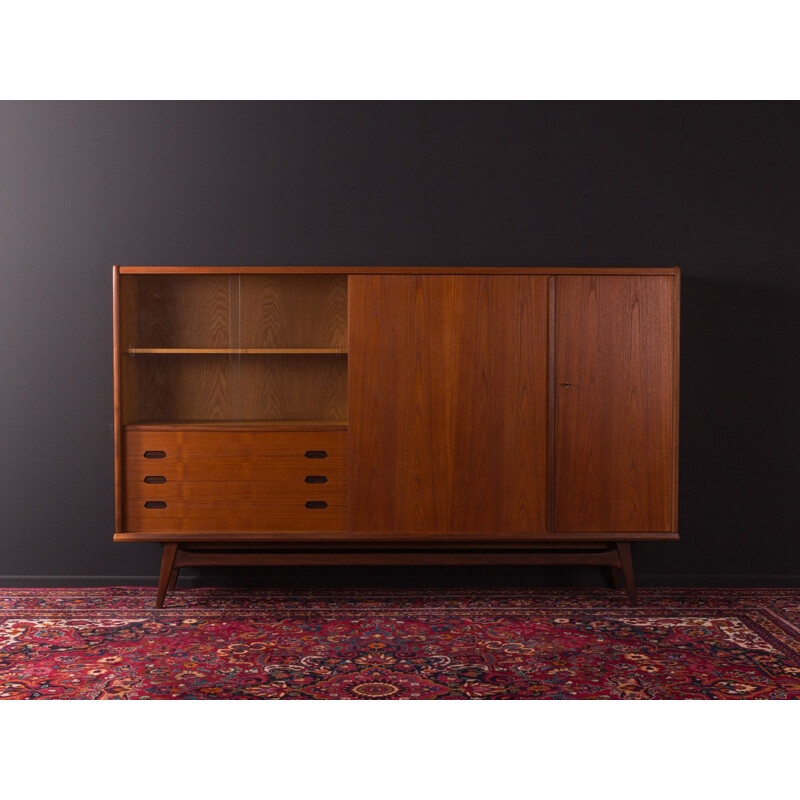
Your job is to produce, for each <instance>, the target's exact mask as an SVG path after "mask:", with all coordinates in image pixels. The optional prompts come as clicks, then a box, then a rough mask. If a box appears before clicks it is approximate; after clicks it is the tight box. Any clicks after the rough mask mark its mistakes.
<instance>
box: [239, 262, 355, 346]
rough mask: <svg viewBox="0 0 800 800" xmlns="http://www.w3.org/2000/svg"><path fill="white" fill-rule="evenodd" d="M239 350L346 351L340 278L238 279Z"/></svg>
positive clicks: (343, 282)
mask: <svg viewBox="0 0 800 800" xmlns="http://www.w3.org/2000/svg"><path fill="white" fill-rule="evenodd" d="M239 291H240V314H239V319H240V331H241V333H240V342H241V343H240V345H239V346H240V347H244V348H262V347H277V348H292V347H305V348H346V347H347V276H346V275H243V276H242V277H241V282H240V288H239Z"/></svg>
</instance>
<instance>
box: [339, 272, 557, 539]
mask: <svg viewBox="0 0 800 800" xmlns="http://www.w3.org/2000/svg"><path fill="white" fill-rule="evenodd" d="M547 313H548V312H547V278H546V277H531V276H502V277H498V276H491V277H488V276H472V275H469V276H466V275H465V276H461V275H459V276H440V275H436V276H428V275H425V276H421V275H409V276H405V275H404V276H394V275H392V276H362V275H359V276H351V278H350V292H349V331H350V335H349V352H350V356H349V379H350V380H349V383H350V393H349V394H350V434H349V435H350V440H349V448H350V462H349V463H350V498H351V504H350V524H351V528H352V530H353V531H356V532H390V533H402V532H428V533H431V534H436V533H446V532H448V531H462V532H486V533H495V534H496V533H497V532H500V531H503V532H519V531H529V532H539V531H544V530H545V514H546V485H547V479H546V468H547V458H546V443H547V419H546V415H547Z"/></svg>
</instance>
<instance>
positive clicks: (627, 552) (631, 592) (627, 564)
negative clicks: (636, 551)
mask: <svg viewBox="0 0 800 800" xmlns="http://www.w3.org/2000/svg"><path fill="white" fill-rule="evenodd" d="M617 554H618V555H619V563H620V567H621V569H622V576H623V578H624V579H625V589H626V590H627V592H628V598H629V599H630V601H631V605H632V606H635V605H636V582H635V580H634V577H633V559H632V558H631V543H630V542H617ZM615 572H616V570H615Z"/></svg>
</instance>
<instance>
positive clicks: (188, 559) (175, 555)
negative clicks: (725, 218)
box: [156, 542, 637, 608]
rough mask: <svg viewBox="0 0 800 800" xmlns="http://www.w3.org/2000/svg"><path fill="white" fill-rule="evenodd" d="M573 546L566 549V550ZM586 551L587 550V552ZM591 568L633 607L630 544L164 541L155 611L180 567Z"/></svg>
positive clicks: (160, 605)
mask: <svg viewBox="0 0 800 800" xmlns="http://www.w3.org/2000/svg"><path fill="white" fill-rule="evenodd" d="M569 547H570V546H569V545H567V548H569ZM584 548H586V549H584ZM330 564H339V565H353V566H356V565H363V566H379V565H406V566H426V565H441V566H466V565H472V564H484V565H531V566H533V565H536V566H538V565H547V566H549V565H564V566H568V565H581V564H583V565H591V566H601V567H610V568H611V573H612V576H613V579H614V586H615V588H617V589H621V588H623V586H624V588H625V590H626V592H627V594H628V598H629V600H630V602H631V605H636V602H637V598H636V584H635V581H634V573H633V559H632V557H631V545H630V542H612V543H610V544H599V545H598V546H596V547H594V548H590V547H587V546H586V545H584V546H583V547H582V548H581V549H565V550H558V549H550V550H533V549H505V550H496V551H493V550H488V551H487V550H484V551H476V550H474V549H472V550H467V549H464V550H459V549H447V550H424V549H418V550H408V549H403V550H391V549H386V548H374V549H370V548H358V549H349V550H345V549H341V548H337V549H330V550H320V549H315V550H289V549H283V550H276V549H271V550H270V549H260V548H259V549H256V548H252V549H226V548H225V543H224V542H218V543H215V542H207V543H203V544H201V545H198V544H197V543H191V544H182V543H178V542H164V544H163V552H162V558H161V572H160V575H159V580H158V593H157V596H156V607H157V608H163V606H164V599H165V597H166V595H167V592H168V591H172V590H173V589H174V588H175V584H176V582H177V579H178V573H179V572H180V570H181V568H182V567H207V566H318V565H330Z"/></svg>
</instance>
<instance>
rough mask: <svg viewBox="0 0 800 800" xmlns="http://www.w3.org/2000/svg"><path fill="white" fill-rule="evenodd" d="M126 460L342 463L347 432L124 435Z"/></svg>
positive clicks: (214, 432)
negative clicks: (281, 460) (292, 459)
mask: <svg viewBox="0 0 800 800" xmlns="http://www.w3.org/2000/svg"><path fill="white" fill-rule="evenodd" d="M123 439H124V457H125V461H126V462H128V463H130V462H136V461H139V459H145V461H148V462H150V463H155V462H158V463H160V464H176V463H180V462H185V461H188V460H189V459H192V460H199V461H208V460H216V459H236V460H239V461H242V460H245V461H248V462H252V463H254V464H256V463H261V462H263V460H264V459H268V460H271V459H275V458H286V457H293V458H306V459H307V460H308V461H309V462H321V461H326V462H328V463H330V462H333V461H336V462H340V463H344V459H345V456H346V452H347V450H346V448H347V432H346V431H329V432H328V431H309V432H308V433H303V432H294V431H292V432H286V433H283V432H275V431H266V432H263V433H261V432H252V431H242V432H230V433H229V432H227V431H226V432H218V431H213V432H210V433H205V432H202V431H187V432H185V433H181V432H179V431H147V430H135V431H126V432H125V433H124V437H123Z"/></svg>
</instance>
